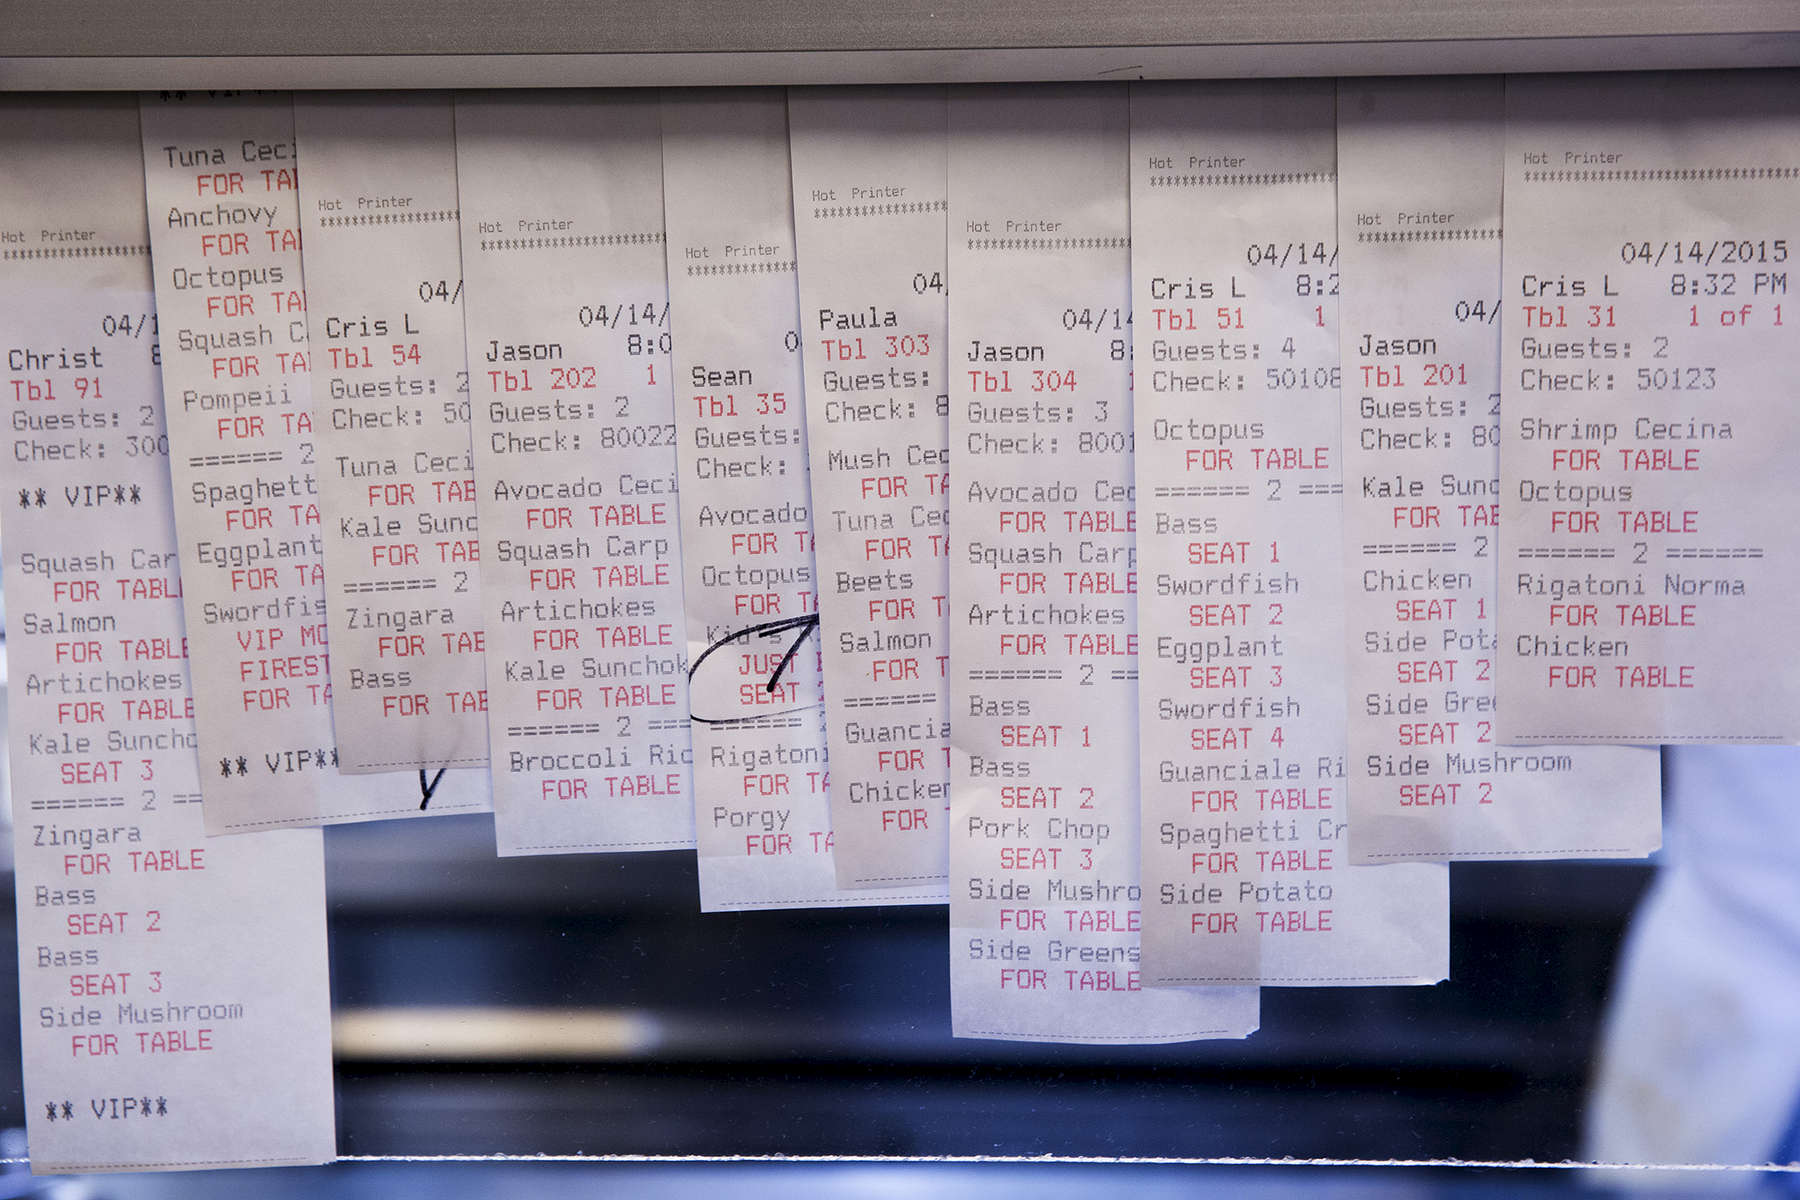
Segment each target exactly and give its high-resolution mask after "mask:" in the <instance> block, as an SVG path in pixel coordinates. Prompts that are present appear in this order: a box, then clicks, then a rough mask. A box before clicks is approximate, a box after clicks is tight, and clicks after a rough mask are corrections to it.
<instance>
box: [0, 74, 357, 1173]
mask: <svg viewBox="0 0 1800 1200" xmlns="http://www.w3.org/2000/svg"><path fill="white" fill-rule="evenodd" d="M0 159H4V161H5V162H6V164H7V171H6V172H5V175H4V177H3V178H0V214H4V216H3V217H0V329H4V330H5V332H4V333H3V334H0V342H3V343H4V347H5V352H6V364H7V368H8V377H7V380H6V383H5V386H4V396H5V401H6V405H7V407H8V409H9V410H10V412H9V414H8V415H9V417H10V418H11V420H10V428H12V429H13V430H14V431H15V432H14V439H15V441H14V447H15V454H14V455H13V461H12V464H11V469H10V472H9V474H8V480H9V484H10V485H11V486H9V488H8V492H9V495H8V497H7V501H8V503H7V505H6V507H5V518H4V519H5V526H6V536H5V544H6V601H7V610H8V613H7V615H8V618H9V620H8V628H7V637H6V657H7V665H8V674H9V677H10V679H11V684H12V688H11V713H10V714H9V715H10V722H9V724H10V730H11V733H10V738H11V748H12V795H13V846H14V858H15V871H16V874H15V884H16V886H17V901H18V920H19V1008H20V1012H21V1013H22V1014H23V1015H24V1020H23V1021H22V1022H21V1023H20V1024H21V1029H20V1045H21V1050H22V1053H23V1064H24V1083H25V1091H24V1109H25V1126H26V1130H27V1132H28V1134H29V1145H30V1154H31V1167H32V1170H33V1171H35V1172H37V1173H39V1174H47V1173H52V1172H59V1173H60V1172H74V1171H128V1170H129V1171H141V1170H174V1169H187V1168H196V1167H250V1166H270V1165H279V1164H302V1163H318V1162H324V1161H326V1160H328V1159H330V1158H331V1156H332V1152H333V1144H334V1137H335V1130H334V1122H333V1114H332V1083H331V1011H330V995H329V989H328V988H327V979H326V958H325V872H324V855H323V844H322V839H321V836H320V834H319V831H318V830H274V831H270V832H266V833H256V834H250V835H247V836H244V837H235V838H220V839H215V840H211V841H209V840H207V838H206V836H205V831H204V830H203V828H202V821H201V815H200V810H201V805H200V781H199V779H197V778H196V776H195V764H196V760H195V757H194V753H195V751H194V747H195V738H194V725H193V712H194V696H193V691H192V689H191V688H190V687H189V684H188V673H187V668H188V666H189V663H190V661H191V660H190V657H189V643H188V641H187V639H186V638H184V637H183V636H182V619H181V601H180V588H179V586H176V583H177V580H178V575H177V573H176V565H175V564H176V558H177V555H176V550H175V527H174V523H173V520H172V517H171V512H170V495H169V467H168V444H167V442H166V441H165V440H164V438H163V420H162V402H161V391H160V386H159V383H158V379H157V371H156V358H155V356H156V346H157V322H156V316H155V306H154V303H153V301H152V297H151V284H150V258H149V246H148V244H147V231H146V229H145V215H144V191H143V186H142V157H141V151H140V148H139V143H138V114H137V102H136V99H135V97H130V96H125V97H104V98H102V97H93V96H85V97H79V98H76V99H75V100H73V101H70V100H54V99H32V100H29V101H11V100H9V101H8V102H7V103H6V104H5V105H0ZM165 328H168V326H165ZM14 490H16V492H17V495H16V497H15V496H13V495H11V494H10V493H11V492H13V491H14ZM145 579H157V580H163V581H167V582H168V584H169V585H170V586H167V587H158V588H154V589H152V588H148V587H142V586H141V585H142V582H143V581H144V580H145ZM196 655H197V652H196Z"/></svg>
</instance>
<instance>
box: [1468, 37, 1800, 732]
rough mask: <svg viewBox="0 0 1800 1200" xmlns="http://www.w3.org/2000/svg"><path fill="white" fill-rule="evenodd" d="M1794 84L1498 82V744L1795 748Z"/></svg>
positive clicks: (1752, 79)
mask: <svg viewBox="0 0 1800 1200" xmlns="http://www.w3.org/2000/svg"><path fill="white" fill-rule="evenodd" d="M1797 85H1800V76H1797V75H1796V74H1795V73H1794V72H1792V71H1730V72H1718V73H1709V72H1682V73H1680V74H1671V75H1616V76H1585V75H1583V76H1574V77H1566V78H1555V77H1547V76H1546V77H1522V78H1515V79H1511V80H1509V81H1508V85H1507V93H1506V242H1505V251H1504V252H1505V261H1506V271H1505V278H1504V296H1505V301H1504V306H1503V308H1502V310H1501V311H1502V314H1503V315H1502V317H1501V321H1502V324H1503V326H1504V343H1503V347H1502V357H1501V362H1502V374H1501V392H1502V402H1501V406H1500V409H1501V420H1500V447H1501V449H1500V484H1501V487H1500V496H1501V500H1500V514H1501V517H1502V518H1503V524H1502V526H1501V528H1502V531H1503V533H1502V540H1501V547H1502V553H1503V555H1504V558H1503V561H1502V564H1501V568H1502V569H1501V572H1500V579H1501V587H1500V628H1501V629H1502V630H1504V631H1505V637H1504V638H1503V640H1502V644H1501V647H1500V662H1499V670H1500V699H1501V702H1502V708H1501V710H1500V726H1499V728H1500V734H1501V736H1502V740H1503V741H1506V742H1518V743H1539V742H1575V741H1598V742H1746V743H1766V742H1793V741H1796V740H1800V664H1797V663H1796V662H1795V661H1794V660H1793V658H1792V656H1790V655H1783V654H1773V655H1771V654H1763V653H1757V652H1756V651H1755V650H1754V648H1753V647H1754V645H1755V642H1754V637H1755V636H1759V635H1758V634H1755V633H1752V631H1763V630H1774V629H1779V628H1784V627H1786V625H1787V623H1788V622H1789V621H1790V620H1791V618H1792V615H1793V607H1794V601H1793V583H1792V581H1793V578H1794V563H1793V555H1792V547H1793V542H1794V513H1795V511H1796V509H1800V472H1796V471H1795V470H1794V463H1795V461H1796V458H1797V457H1800V426H1797V425H1796V424H1795V422H1794V420H1793V412H1792V399H1793V390H1794V389H1793V383H1794V375H1795V371H1796V368H1797V367H1800V338H1797V337H1796V332H1797V331H1800V321H1796V319H1795V318H1796V313H1795V311H1794V304H1793V302H1792V300H1791V299H1790V298H1789V296H1788V294H1787V286H1788V285H1787V280H1788V274H1789V271H1790V269H1791V268H1790V265H1789V256H1790V255H1791V254H1792V253H1793V251H1794V250H1795V248H1796V247H1797V246H1800V226H1797V225H1796V220H1797V214H1800V86H1797Z"/></svg>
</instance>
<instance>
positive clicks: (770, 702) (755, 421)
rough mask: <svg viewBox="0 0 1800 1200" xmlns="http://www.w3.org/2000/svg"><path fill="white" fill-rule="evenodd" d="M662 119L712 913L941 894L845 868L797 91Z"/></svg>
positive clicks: (698, 821) (691, 683) (724, 97)
mask: <svg viewBox="0 0 1800 1200" xmlns="http://www.w3.org/2000/svg"><path fill="white" fill-rule="evenodd" d="M662 131H663V197H664V203H665V205H666V206H667V220H668V230H669V255H668V257H669V300H670V304H671V312H672V313H673V316H674V325H675V330H674V333H675V352H674V360H675V381H676V382H675V387H676V392H675V428H676V432H677V435H678V440H677V457H678V458H679V460H680V467H681V540H682V570H683V574H684V576H685V586H684V589H683V597H684V599H685V603H686V609H687V631H686V638H687V650H688V654H689V656H690V659H689V662H690V666H689V677H688V690H689V705H690V706H691V708H692V713H693V738H694V803H695V810H694V824H695V839H696V841H697V843H698V847H699V856H700V904H701V907H702V908H703V909H705V910H707V911H709V912H711V911H718V910H725V909H743V908H809V907H823V906H843V905H865V904H892V903H925V902H929V901H931V900H933V899H940V900H941V899H942V896H943V891H942V888H941V887H938V888H933V887H930V886H929V885H926V886H919V885H912V886H903V887H887V888H856V889H848V888H840V887H839V886H838V872H837V868H836V866H835V865H834V863H833V861H832V830H831V814H830V810H829V807H828V804H827V788H828V787H829V786H830V781H829V778H828V775H829V769H828V758H827V753H826V741H825V728H824V700H823V694H822V693H823V687H822V683H821V662H820V652H819V646H818V642H817V640H816V639H817V636H818V626H819V613H818V594H819V593H818V579H817V576H816V574H815V570H814V566H813V535H814V530H815V523H814V520H813V514H812V509H811V498H810V496H809V493H808V490H807V465H806V413H805V411H804V408H803V392H802V389H803V387H804V380H803V376H802V372H801V366H800V347H801V333H800V309H799V303H800V302H799V295H798V293H797V291H796V289H795V284H794V219H793V211H792V207H791V205H790V203H789V195H790V189H791V186H792V180H791V178H790V175H789V168H788V151H787V100H786V97H785V96H784V95H783V93H782V92H781V91H779V90H761V91H718V92H705V93H698V92H696V93H682V92H668V93H664V95H663V101H662ZM721 197H730V202H729V203H722V202H721ZM828 535H829V534H828ZM843 536H846V537H848V536H852V535H851V534H849V533H845V534H844V535H843Z"/></svg>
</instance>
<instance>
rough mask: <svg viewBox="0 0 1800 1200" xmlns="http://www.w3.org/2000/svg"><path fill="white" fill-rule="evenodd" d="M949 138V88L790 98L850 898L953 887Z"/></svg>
mask: <svg viewBox="0 0 1800 1200" xmlns="http://www.w3.org/2000/svg"><path fill="white" fill-rule="evenodd" d="M945 120H946V110H945V95H944V89H943V88H892V89H883V88H796V89H794V90H793V91H791V92H789V93H788V122H789V138H790V141H791V147H792V150H791V152H792V156H793V168H794V197H795V201H796V202H795V205H794V223H795V226H796V233H797V234H798V237H799V249H800V300H801V304H800V313H801V325H802V328H801V338H802V343H803V354H802V357H803V358H804V360H805V363H806V428H807V449H808V453H809V455H810V458H811V469H812V502H813V511H814V517H813V520H814V522H815V524H816V525H817V526H818V529H819V539H818V544H817V546H816V547H815V552H816V554H817V558H818V565H819V575H820V578H819V600H818V603H819V635H820V636H819V649H820V651H821V653H822V654H823V655H824V664H825V723H826V732H827V737H828V741H829V743H830V747H831V761H832V762H833V763H835V764H837V779H836V781H835V784H834V786H833V787H832V789H831V792H830V795H831V828H832V835H833V838H834V843H835V844H834V845H833V847H832V853H833V855H834V856H835V858H836V860H837V872H838V882H839V883H840V884H842V885H843V886H845V887H881V886H886V885H890V884H895V883H940V884H941V883H942V881H943V880H944V878H945V871H946V870H947V862H946V856H947V855H948V853H949V846H950V843H949V830H948V823H949V819H950V721H949V711H948V708H947V705H948V703H949V683H948V679H949V663H950V646H949V641H950V621H949V582H948V578H949V577H948V571H949V563H950V533H949V526H948V524H947V516H946V512H947V508H948V496H947V495H946V492H947V490H948V488H949V484H950V469H949V465H948V464H949V453H948V449H947V447H946V445H945V442H946V439H947V438H948V437H949V403H950V400H949V394H948V390H947V388H948V385H947V383H946V381H945V357H944V332H945V331H944V322H945V319H946V317H945V307H944V305H945V291H946V287H945V281H944V271H945V268H944V213H945V208H946V202H945V199H944V191H945V186H946V181H945V175H944V173H945V170H946V159H945V154H946V140H945V139H946V131H945V124H944V122H945Z"/></svg>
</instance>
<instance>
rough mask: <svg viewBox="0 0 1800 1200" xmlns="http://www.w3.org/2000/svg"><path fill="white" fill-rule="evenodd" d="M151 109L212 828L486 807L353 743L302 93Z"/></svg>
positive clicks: (452, 785)
mask: <svg viewBox="0 0 1800 1200" xmlns="http://www.w3.org/2000/svg"><path fill="white" fill-rule="evenodd" d="M139 120H140V127H141V137H142V145H143V164H144V185H145V190H146V194H147V196H148V199H149V209H150V211H151V212H152V213H154V214H155V216H154V217H153V218H152V220H151V222H150V246H151V252H152V260H153V262H154V264H155V272H154V274H155V280H156V308H157V312H158V314H159V316H160V318H161V319H162V320H163V321H164V322H165V323H167V324H168V325H169V326H170V327H171V328H172V329H174V330H175V331H176V336H175V337H174V338H173V339H172V341H171V343H170V344H169V346H168V347H167V348H166V350H165V352H164V354H163V356H162V374H163V387H164V392H165V394H166V395H168V396H169V397H171V403H170V405H169V409H168V417H169V420H168V429H169V442H170V454H169V458H170V467H171V472H172V475H173V479H174V488H175V498H176V509H175V528H176V533H177V537H178V540H179V542H180V546H181V568H182V569H181V580H182V588H181V593H180V594H181V597H182V601H183V607H184V611H185V613H186V617H187V630H188V638H189V641H190V644H191V645H192V647H193V651H194V653H193V670H194V680H195V684H194V686H195V692H196V695H197V696H199V697H200V704H199V707H198V710H197V712H196V714H195V716H196V723H197V726H198V729H199V737H200V759H201V762H202V763H203V769H202V771H201V780H202V783H201V787H202V790H203V792H204V795H205V798H206V801H205V805H204V808H205V813H206V827H207V831H208V832H209V833H235V832H243V831H248V830H255V829H269V828H277V827H294V826H303V825H317V824H330V823H335V822H339V821H361V820H370V819H374V818H378V817H404V816H417V815H420V814H421V813H423V812H425V811H427V808H426V805H427V802H428V803H429V811H431V812H469V811H483V810H486V809H487V808H488V807H489V800H488V787H487V781H486V779H485V777H484V776H483V775H482V773H480V772H478V771H467V772H455V773H453V775H452V776H451V777H448V778H443V777H440V778H438V779H437V782H436V786H435V787H433V786H432V777H429V776H422V775H419V774H399V775H395V774H384V775H353V774H350V773H349V772H348V771H347V770H345V769H344V767H345V764H344V763H343V761H342V756H341V751H340V750H339V748H338V745H337V740H336V736H335V730H334V727H333V707H332V700H333V694H332V687H331V668H330V658H329V621H328V618H327V604H326V596H325V566H324V559H325V553H324V536H323V533H322V529H321V527H322V524H323V513H322V510H321V507H320V499H321V496H320V488H319V482H318V480H319V475H320V473H321V472H334V471H341V472H343V473H344V474H346V475H347V474H348V473H349V471H350V467H351V465H353V464H352V462H351V460H349V459H347V458H345V459H341V460H339V461H332V462H327V461H325V460H324V459H323V458H322V456H321V452H320V446H319V442H318V439H317V437H316V436H315V434H316V420H315V415H314V406H313V397H312V390H311V375H310V369H309V368H310V363H311V348H310V345H311V344H310V339H309V334H308V312H307V304H306V290H305V283H304V279H303V275H302V268H301V257H300V219H299V218H300V214H299V198H300V188H299V170H300V168H299V163H298V156H297V153H296V149H295V143H294V110H293V102H292V99H291V97H289V96H288V95H286V94H285V93H273V94H260V93H208V94H205V95H202V94H199V93H191V94H173V93H163V94H160V95H146V96H144V97H143V98H142V100H141V102H140V112H139ZM402 569H403V570H404V569H405V568H402ZM381 581H386V582H391V579H390V578H389V577H388V576H387V575H385V574H383V575H382V580H381ZM395 595H400V596H405V595H406V593H404V592H400V593H395V592H386V591H384V592H375V593H372V594H371V597H370V598H369V600H367V601H365V611H368V612H371V613H376V612H379V613H381V614H388V615H392V614H393V613H396V612H405V611H408V610H410V609H411V608H412V607H413V605H412V604H411V603H410V602H408V601H405V600H402V601H401V602H400V603H399V604H396V603H394V599H393V598H394V596H395ZM348 608H349V605H348V602H346V611H348ZM372 619H376V620H379V617H372Z"/></svg>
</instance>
